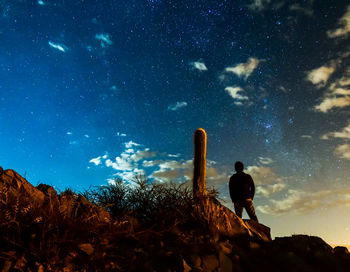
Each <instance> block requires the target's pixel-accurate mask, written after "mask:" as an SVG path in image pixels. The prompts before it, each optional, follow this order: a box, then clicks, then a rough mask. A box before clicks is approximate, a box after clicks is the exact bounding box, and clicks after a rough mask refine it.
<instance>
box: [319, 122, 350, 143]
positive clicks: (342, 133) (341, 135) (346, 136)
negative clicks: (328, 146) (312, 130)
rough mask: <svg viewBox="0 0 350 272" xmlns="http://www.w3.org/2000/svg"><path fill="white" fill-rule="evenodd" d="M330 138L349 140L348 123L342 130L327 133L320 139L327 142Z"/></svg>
mask: <svg viewBox="0 0 350 272" xmlns="http://www.w3.org/2000/svg"><path fill="white" fill-rule="evenodd" d="M330 137H333V138H341V139H350V123H349V124H348V126H346V127H345V128H343V130H342V131H334V132H329V133H327V134H324V135H323V136H322V137H321V138H322V139H324V140H327V139H329V138H330Z"/></svg>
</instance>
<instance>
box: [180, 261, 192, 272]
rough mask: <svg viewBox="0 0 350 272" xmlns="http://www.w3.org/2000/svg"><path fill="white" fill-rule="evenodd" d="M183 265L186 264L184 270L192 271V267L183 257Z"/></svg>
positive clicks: (186, 271) (185, 271)
mask: <svg viewBox="0 0 350 272" xmlns="http://www.w3.org/2000/svg"><path fill="white" fill-rule="evenodd" d="M182 262H183V265H184V270H183V271H184V272H190V271H191V270H192V269H191V267H190V266H189V265H188V264H187V263H186V261H185V260H184V259H182Z"/></svg>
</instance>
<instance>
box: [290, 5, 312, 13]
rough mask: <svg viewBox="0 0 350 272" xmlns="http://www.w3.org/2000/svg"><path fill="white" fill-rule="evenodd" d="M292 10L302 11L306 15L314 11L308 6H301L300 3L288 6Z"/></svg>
mask: <svg viewBox="0 0 350 272" xmlns="http://www.w3.org/2000/svg"><path fill="white" fill-rule="evenodd" d="M289 9H290V10H292V11H297V12H302V13H304V14H305V15H307V16H312V15H313V14H314V11H313V10H312V9H311V8H310V7H302V6H301V5H300V4H298V3H296V4H292V5H290V7H289Z"/></svg>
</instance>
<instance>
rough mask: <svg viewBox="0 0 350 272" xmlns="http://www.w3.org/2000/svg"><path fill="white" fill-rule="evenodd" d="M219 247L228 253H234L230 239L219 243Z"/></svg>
mask: <svg viewBox="0 0 350 272" xmlns="http://www.w3.org/2000/svg"><path fill="white" fill-rule="evenodd" d="M219 248H220V250H221V251H222V252H223V253H224V254H226V255H230V254H231V253H232V245H231V244H230V242H229V241H228V240H227V241H226V242H221V243H219Z"/></svg>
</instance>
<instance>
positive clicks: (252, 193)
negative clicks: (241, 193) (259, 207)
mask: <svg viewBox="0 0 350 272" xmlns="http://www.w3.org/2000/svg"><path fill="white" fill-rule="evenodd" d="M250 192H251V195H252V200H253V199H254V195H255V184H254V181H253V178H252V177H251V176H250Z"/></svg>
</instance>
